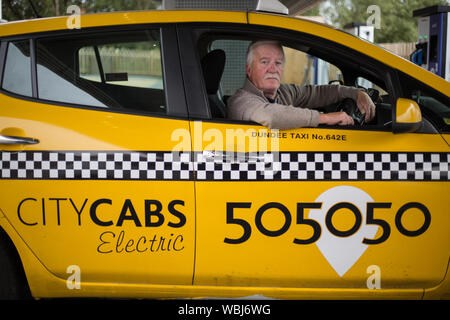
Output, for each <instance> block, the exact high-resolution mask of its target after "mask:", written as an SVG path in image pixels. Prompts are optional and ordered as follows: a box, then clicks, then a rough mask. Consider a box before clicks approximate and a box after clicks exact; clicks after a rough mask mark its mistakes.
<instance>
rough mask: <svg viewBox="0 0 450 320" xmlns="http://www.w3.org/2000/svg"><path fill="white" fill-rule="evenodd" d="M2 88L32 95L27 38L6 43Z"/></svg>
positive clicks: (28, 42)
mask: <svg viewBox="0 0 450 320" xmlns="http://www.w3.org/2000/svg"><path fill="white" fill-rule="evenodd" d="M2 88H3V89H4V90H6V91H9V92H12V93H16V94H20V95H24V96H29V97H31V96H32V89H31V58H30V41H29V40H24V41H14V42H10V43H9V44H8V51H7V55H6V63H5V70H4V73H3V85H2Z"/></svg>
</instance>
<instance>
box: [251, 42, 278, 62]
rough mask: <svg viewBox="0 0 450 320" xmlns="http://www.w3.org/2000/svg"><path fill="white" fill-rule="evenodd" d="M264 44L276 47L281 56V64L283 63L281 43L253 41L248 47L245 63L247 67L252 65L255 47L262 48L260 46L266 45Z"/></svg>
mask: <svg viewBox="0 0 450 320" xmlns="http://www.w3.org/2000/svg"><path fill="white" fill-rule="evenodd" d="M266 44H270V45H274V46H277V47H278V48H279V49H280V50H281V53H282V54H283V63H284V62H285V57H284V51H283V46H282V45H281V43H279V42H278V41H275V40H258V41H253V42H252V43H250V45H249V46H248V49H247V57H246V62H247V65H248V66H249V67H251V65H252V63H253V56H254V53H253V52H254V50H255V49H256V48H257V47H259V46H262V45H266Z"/></svg>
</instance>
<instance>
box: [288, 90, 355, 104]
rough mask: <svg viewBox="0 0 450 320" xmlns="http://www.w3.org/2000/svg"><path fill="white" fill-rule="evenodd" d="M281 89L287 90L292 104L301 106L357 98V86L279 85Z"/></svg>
mask: <svg viewBox="0 0 450 320" xmlns="http://www.w3.org/2000/svg"><path fill="white" fill-rule="evenodd" d="M280 89H281V90H289V94H290V95H291V96H292V105H293V106H295V107H301V108H319V107H324V106H327V105H330V104H332V103H336V102H338V101H341V100H343V99H345V98H352V99H353V100H354V101H355V102H356V101H357V98H358V92H359V91H360V90H359V89H357V88H353V87H348V86H341V85H316V86H313V85H307V86H302V87H300V86H297V85H288V86H285V85H283V86H281V87H280Z"/></svg>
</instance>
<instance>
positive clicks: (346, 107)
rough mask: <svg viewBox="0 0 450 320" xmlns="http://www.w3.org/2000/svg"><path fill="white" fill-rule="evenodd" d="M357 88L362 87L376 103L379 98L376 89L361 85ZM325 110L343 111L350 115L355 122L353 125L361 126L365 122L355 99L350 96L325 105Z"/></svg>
mask: <svg viewBox="0 0 450 320" xmlns="http://www.w3.org/2000/svg"><path fill="white" fill-rule="evenodd" d="M359 88H360V89H363V90H364V91H365V92H366V93H367V94H368V95H369V97H370V98H371V99H372V101H373V103H374V104H376V103H377V102H378V101H379V99H380V98H379V91H378V90H376V89H372V88H369V89H366V88H363V87H359ZM325 110H326V112H327V113H329V112H341V111H343V112H345V113H346V114H348V115H349V116H350V117H352V119H353V121H354V122H355V125H359V126H362V125H364V124H365V115H364V114H362V113H361V111H360V110H359V108H358V105H357V104H356V102H355V100H353V99H351V98H345V99H344V100H342V101H339V102H338V103H334V104H332V105H330V106H327V107H325Z"/></svg>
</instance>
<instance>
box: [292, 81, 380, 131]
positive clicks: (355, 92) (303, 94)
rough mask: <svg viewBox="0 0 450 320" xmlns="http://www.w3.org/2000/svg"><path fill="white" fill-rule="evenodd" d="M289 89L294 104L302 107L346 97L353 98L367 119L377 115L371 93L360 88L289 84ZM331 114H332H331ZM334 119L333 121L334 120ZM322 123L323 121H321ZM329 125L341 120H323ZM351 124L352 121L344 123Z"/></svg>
mask: <svg viewBox="0 0 450 320" xmlns="http://www.w3.org/2000/svg"><path fill="white" fill-rule="evenodd" d="M284 88H286V87H284ZM287 90H289V93H290V94H291V95H292V99H293V101H292V104H293V105H294V106H296V107H302V108H319V107H323V106H327V105H330V104H333V103H336V102H339V101H341V100H343V99H345V98H351V99H353V100H354V101H355V102H356V104H357V106H358V108H359V110H360V111H361V113H362V114H365V121H366V122H369V121H370V120H372V119H373V118H374V117H375V105H374V104H373V102H372V99H371V98H370V97H369V95H368V94H367V93H366V92H364V91H362V90H360V89H358V88H353V87H348V86H341V85H319V86H310V85H309V86H303V87H299V86H297V85H288V86H287ZM330 115H331V114H330ZM335 120H338V119H334V120H333V121H332V122H334V121H335ZM320 123H322V122H320ZM323 123H326V124H329V125H332V124H341V123H340V122H335V123H331V122H329V121H326V122H323ZM342 124H350V123H345V121H344V123H342Z"/></svg>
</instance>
